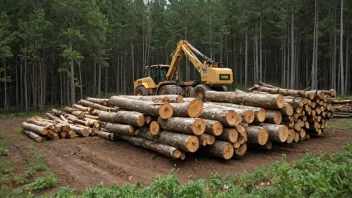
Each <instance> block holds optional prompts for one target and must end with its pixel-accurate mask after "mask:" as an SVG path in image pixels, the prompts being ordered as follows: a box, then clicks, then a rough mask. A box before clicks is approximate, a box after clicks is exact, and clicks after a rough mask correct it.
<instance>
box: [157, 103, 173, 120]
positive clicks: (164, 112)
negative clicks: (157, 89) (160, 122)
mask: <svg viewBox="0 0 352 198" xmlns="http://www.w3.org/2000/svg"><path fill="white" fill-rule="evenodd" d="M173 114H174V109H173V108H172V106H171V105H170V104H169V103H165V104H162V105H161V106H160V107H159V115H160V117H161V118H162V119H168V118H170V117H171V116H172V115H173Z"/></svg>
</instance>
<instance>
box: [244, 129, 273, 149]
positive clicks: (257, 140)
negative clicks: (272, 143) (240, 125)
mask: <svg viewBox="0 0 352 198" xmlns="http://www.w3.org/2000/svg"><path fill="white" fill-rule="evenodd" d="M246 132H247V138H248V140H247V142H249V143H254V144H260V145H265V144H266V142H267V141H268V138H269V134H268V131H267V130H266V129H265V128H263V127H259V126H248V127H246Z"/></svg>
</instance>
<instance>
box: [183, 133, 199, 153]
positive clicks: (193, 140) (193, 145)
mask: <svg viewBox="0 0 352 198" xmlns="http://www.w3.org/2000/svg"><path fill="white" fill-rule="evenodd" d="M199 143H200V142H199V139H198V138H197V136H190V137H189V138H188V139H187V140H186V148H187V150H188V151H189V152H191V153H194V152H196V151H197V150H198V148H199Z"/></svg>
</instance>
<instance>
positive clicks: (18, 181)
mask: <svg viewBox="0 0 352 198" xmlns="http://www.w3.org/2000/svg"><path fill="white" fill-rule="evenodd" d="M26 181H27V180H26V179H25V178H23V177H20V176H14V177H13V178H12V183H13V184H14V185H15V186H19V185H22V184H25V183H26Z"/></svg>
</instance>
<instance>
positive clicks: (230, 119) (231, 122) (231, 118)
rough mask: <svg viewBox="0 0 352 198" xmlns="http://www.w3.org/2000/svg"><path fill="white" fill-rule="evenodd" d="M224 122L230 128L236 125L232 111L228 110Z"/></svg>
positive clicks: (234, 113) (235, 115)
mask: <svg viewBox="0 0 352 198" xmlns="http://www.w3.org/2000/svg"><path fill="white" fill-rule="evenodd" d="M226 122H227V123H228V124H229V125H230V126H234V125H236V124H238V121H237V113H236V112H235V111H233V110H229V111H228V112H227V114H226Z"/></svg>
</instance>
